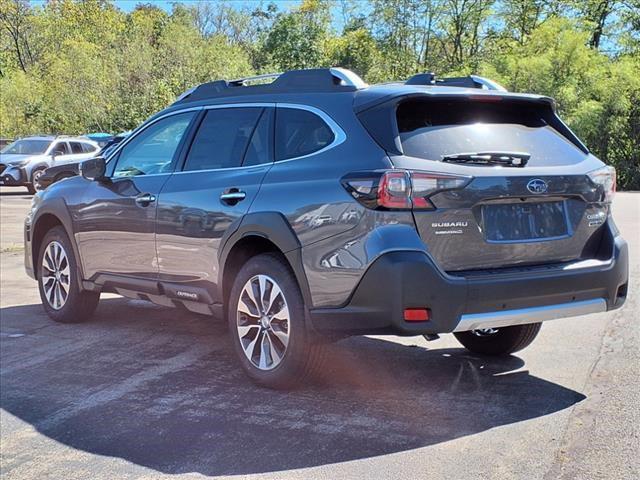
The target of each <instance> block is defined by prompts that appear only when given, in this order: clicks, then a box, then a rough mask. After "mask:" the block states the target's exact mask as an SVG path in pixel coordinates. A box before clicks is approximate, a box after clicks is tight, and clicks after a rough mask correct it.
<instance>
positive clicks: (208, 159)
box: [184, 108, 264, 171]
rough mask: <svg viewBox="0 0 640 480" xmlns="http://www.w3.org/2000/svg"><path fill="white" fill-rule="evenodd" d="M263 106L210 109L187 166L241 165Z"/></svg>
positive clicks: (191, 149)
mask: <svg viewBox="0 0 640 480" xmlns="http://www.w3.org/2000/svg"><path fill="white" fill-rule="evenodd" d="M263 110H264V109H262V108H218V109H212V110H208V111H207V113H206V114H205V117H204V119H203V120H202V123H201V124H200V127H199V128H198V131H197V133H196V135H195V137H194V139H193V143H192V144H191V148H190V149H189V154H188V155H187V160H186V163H185V167H184V170H186V171H194V170H209V169H219V168H232V167H239V166H240V165H241V164H242V159H243V158H244V155H245V151H246V150H247V146H248V144H249V139H251V136H252V135H253V132H254V130H255V127H256V124H257V122H258V119H259V118H260V115H261V114H262V111H263Z"/></svg>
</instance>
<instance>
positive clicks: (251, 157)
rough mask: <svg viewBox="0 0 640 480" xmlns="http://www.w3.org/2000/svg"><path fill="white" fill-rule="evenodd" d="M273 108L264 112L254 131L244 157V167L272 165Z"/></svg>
mask: <svg viewBox="0 0 640 480" xmlns="http://www.w3.org/2000/svg"><path fill="white" fill-rule="evenodd" d="M272 118H273V108H267V109H265V110H264V112H262V115H261V116H260V120H259V121H258V125H257V126H256V128H255V130H254V131H253V135H252V136H251V140H250V141H249V145H248V146H247V151H246V153H245V155H244V161H243V162H242V165H243V166H251V165H262V164H263V163H270V162H271V156H272V152H271V150H272V145H273V142H272V141H271V139H272V138H273V135H272V134H273V129H272V124H273V122H272Z"/></svg>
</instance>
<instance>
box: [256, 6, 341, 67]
mask: <svg viewBox="0 0 640 480" xmlns="http://www.w3.org/2000/svg"><path fill="white" fill-rule="evenodd" d="M329 22H330V17H329V2H327V1H326V0H305V1H304V2H303V3H302V5H301V6H300V7H299V8H298V9H296V10H294V11H292V12H290V13H283V14H281V15H280V16H279V17H278V18H277V19H276V21H275V23H274V24H273V27H272V29H271V30H270V32H269V34H268V35H267V37H266V40H265V42H264V46H263V50H264V51H265V52H266V58H268V59H269V60H270V63H271V64H272V65H273V66H275V67H276V68H277V69H279V70H292V69H298V68H310V67H319V66H322V65H323V64H324V60H325V52H324V43H325V40H326V38H327V36H328V28H329Z"/></svg>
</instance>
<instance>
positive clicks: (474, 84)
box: [404, 72, 507, 92]
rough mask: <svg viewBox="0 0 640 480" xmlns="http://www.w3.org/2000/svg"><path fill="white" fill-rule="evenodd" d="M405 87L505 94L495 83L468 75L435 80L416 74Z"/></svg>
mask: <svg viewBox="0 0 640 480" xmlns="http://www.w3.org/2000/svg"><path fill="white" fill-rule="evenodd" d="M404 84H405V85H432V86H434V87H463V88H481V89H484V90H495V91H498V92H506V91H507V89H506V88H504V87H503V86H502V85H500V84H499V83H497V82H494V81H493V80H490V79H488V78H484V77H480V76H478V75H469V76H468V77H448V78H436V74H435V73H433V72H429V73H418V74H416V75H414V76H413V77H411V78H409V80H407V81H406V82H404Z"/></svg>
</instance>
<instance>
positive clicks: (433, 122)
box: [396, 100, 584, 164]
mask: <svg viewBox="0 0 640 480" xmlns="http://www.w3.org/2000/svg"><path fill="white" fill-rule="evenodd" d="M547 110H548V109H547V108H546V107H544V108H541V106H539V105H537V104H531V103H529V104H527V103H526V102H513V101H511V102H508V101H497V102H491V103H489V102H477V101H476V102H474V101H468V100H466V101H455V100H428V101H420V100H413V101H408V102H404V103H402V104H400V106H399V107H398V109H397V113H396V118H397V123H398V132H399V134H400V142H401V144H402V150H403V151H404V154H405V155H408V156H411V157H417V158H423V159H427V160H437V161H439V160H442V158H443V157H444V156H446V155H453V154H460V153H480V152H507V151H508V152H524V153H529V154H530V155H531V160H530V161H531V162H532V163H533V162H537V163H545V164H554V163H556V162H558V161H560V160H564V161H566V160H569V159H572V160H574V161H580V159H582V158H583V157H584V153H583V152H582V151H581V150H580V149H578V148H577V147H576V146H575V145H574V144H573V143H572V142H571V141H570V140H569V139H567V138H566V137H564V136H563V135H562V134H560V133H559V132H558V131H557V130H555V129H554V128H553V127H551V126H550V125H549V124H548V123H547V118H546V117H547V116H548V115H549V112H547Z"/></svg>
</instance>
